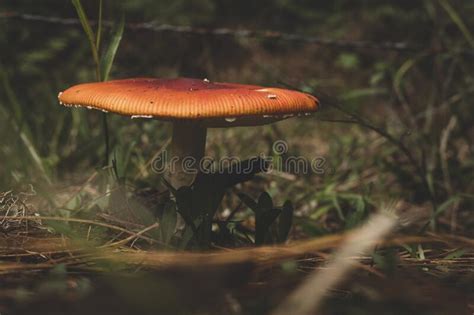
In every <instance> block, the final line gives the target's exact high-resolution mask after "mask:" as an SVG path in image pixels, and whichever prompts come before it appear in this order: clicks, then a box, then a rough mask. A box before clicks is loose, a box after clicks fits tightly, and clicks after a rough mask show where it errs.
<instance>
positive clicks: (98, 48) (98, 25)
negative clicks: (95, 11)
mask: <svg viewBox="0 0 474 315" xmlns="http://www.w3.org/2000/svg"><path fill="white" fill-rule="evenodd" d="M103 8H104V6H103V1H102V0H99V21H98V24H97V37H96V42H95V47H96V49H97V51H100V40H101V39H102V16H103Z"/></svg>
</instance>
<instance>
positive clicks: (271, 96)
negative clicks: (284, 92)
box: [267, 94, 277, 100]
mask: <svg viewBox="0 0 474 315" xmlns="http://www.w3.org/2000/svg"><path fill="white" fill-rule="evenodd" d="M267 98H269V99H271V100H276V99H277V96H276V95H275V94H268V95H267Z"/></svg>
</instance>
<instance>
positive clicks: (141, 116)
mask: <svg viewBox="0 0 474 315" xmlns="http://www.w3.org/2000/svg"><path fill="white" fill-rule="evenodd" d="M136 118H153V116H152V115H132V119H136Z"/></svg>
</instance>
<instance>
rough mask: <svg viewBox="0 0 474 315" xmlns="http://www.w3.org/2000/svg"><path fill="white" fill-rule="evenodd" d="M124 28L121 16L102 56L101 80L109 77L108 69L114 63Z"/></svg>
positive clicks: (123, 20)
mask: <svg viewBox="0 0 474 315" xmlns="http://www.w3.org/2000/svg"><path fill="white" fill-rule="evenodd" d="M124 28H125V19H124V18H122V20H121V21H120V23H119V25H118V26H117V27H116V29H115V30H114V32H113V37H112V39H111V41H110V44H109V47H108V48H107V51H106V52H105V54H104V55H103V56H102V60H101V63H100V64H101V71H100V72H101V75H102V80H104V81H107V80H108V79H109V75H110V70H111V69H112V65H113V63H114V59H115V55H116V54H117V50H118V47H119V46H120V41H121V40H122V36H123V31H124Z"/></svg>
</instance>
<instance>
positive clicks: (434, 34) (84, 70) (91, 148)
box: [0, 0, 474, 235]
mask: <svg viewBox="0 0 474 315" xmlns="http://www.w3.org/2000/svg"><path fill="white" fill-rule="evenodd" d="M82 2H83V5H84V7H85V10H86V12H87V13H88V15H89V18H90V20H96V19H97V12H98V1H95V0H84V1H82ZM0 12H1V13H3V14H4V15H3V16H2V18H0V28H1V31H0V47H1V54H0V86H1V88H0V111H1V112H0V161H1V164H0V190H3V191H6V190H10V189H18V190H21V189H23V188H24V187H25V185H27V184H33V186H34V187H36V188H37V189H40V190H41V189H44V190H48V189H49V188H48V187H51V190H52V189H53V188H52V187H54V189H57V188H66V187H68V186H70V185H77V184H80V183H82V182H83V181H84V180H85V179H86V178H87V177H88V175H90V174H91V173H92V172H93V171H94V169H97V168H99V167H100V166H101V160H102V156H103V154H104V144H103V136H102V129H101V120H100V119H101V118H100V114H99V113H96V112H94V111H87V110H82V109H73V110H71V109H69V108H64V107H60V106H59V104H58V101H57V94H58V92H59V91H62V90H64V89H65V88H67V87H69V86H71V85H74V84H76V83H80V82H85V81H94V80H95V73H94V62H93V59H92V58H91V55H90V47H89V44H88V42H87V39H86V37H85V36H84V34H83V31H82V29H81V27H80V25H77V24H74V25H63V24H56V23H46V22H39V21H28V20H24V19H20V18H15V17H10V18H6V15H8V14H10V15H11V14H13V13H19V14H33V15H42V16H47V17H61V18H74V19H75V18H76V12H75V10H74V8H73V6H72V4H71V2H70V1H59V0H43V1H41V4H40V3H39V2H38V1H33V0H16V1H2V3H1V4H0ZM5 13H6V15H5ZM122 16H125V21H126V23H127V26H126V28H125V33H124V36H123V40H122V43H121V46H120V48H119V50H118V53H117V58H116V61H115V64H114V67H113V69H112V73H111V78H112V79H113V78H125V77H141V76H150V77H177V76H184V77H195V78H209V79H211V80H214V81H224V82H226V81H228V82H240V83H253V84H260V85H280V84H282V82H283V83H286V84H290V85H291V86H294V87H297V88H300V89H303V90H305V91H308V92H313V93H315V95H317V96H321V97H323V95H330V96H332V97H337V98H338V99H339V100H340V104H342V105H343V107H344V109H345V110H347V111H349V112H350V113H357V115H358V117H362V118H363V119H364V120H365V121H366V122H368V123H369V125H370V126H375V127H376V128H375V129H376V130H375V131H374V128H365V127H363V126H361V125H360V124H358V123H356V124H353V123H335V122H327V121H322V120H330V121H332V120H340V119H344V120H347V118H348V116H347V115H346V114H344V113H343V112H341V111H339V110H337V109H335V108H334V107H332V106H330V105H329V104H326V103H325V102H323V104H322V109H321V111H320V112H319V113H317V114H316V115H315V116H314V117H309V118H299V119H290V120H287V121H284V122H280V123H278V124H274V125H270V126H260V127H252V128H235V129H226V130H224V129H215V130H211V131H210V134H209V141H208V148H207V149H208V153H209V155H211V156H214V157H219V156H223V155H234V156H239V157H242V158H245V157H249V156H253V155H256V154H260V153H271V146H272V143H273V141H275V140H278V139H281V140H285V141H287V142H288V144H289V152H288V155H302V156H306V157H308V158H313V157H316V156H317V157H323V158H324V159H325V161H326V163H327V164H326V172H325V174H324V175H317V174H309V175H308V174H307V175H303V174H286V173H285V174H279V173H278V174H269V175H265V176H262V177H259V178H258V179H257V181H255V182H254V183H252V184H249V185H247V190H249V191H251V192H252V191H254V190H255V191H261V189H260V190H259V189H254V187H255V185H257V186H258V187H260V188H263V189H266V190H268V191H269V192H270V194H271V195H272V196H273V197H274V198H275V199H276V200H277V203H279V204H282V203H283V202H284V201H285V200H286V199H291V200H292V201H293V202H294V203H295V206H296V208H295V210H296V213H297V217H298V218H306V217H310V218H313V219H314V220H312V221H309V223H308V221H306V220H303V221H302V222H301V226H302V227H303V230H305V231H306V232H309V233H310V234H314V235H316V234H318V233H321V229H322V230H331V229H332V226H331V220H330V218H332V217H335V218H338V219H345V218H346V215H352V214H354V213H355V214H356V215H357V216H360V217H363V213H367V211H370V209H372V208H371V207H372V205H373V204H374V202H377V201H378V200H386V199H387V198H401V199H403V200H406V201H407V202H410V203H414V204H419V205H422V206H423V205H428V207H430V208H432V210H434V213H436V214H439V215H440V214H443V215H445V219H443V220H441V221H442V222H441V224H442V225H443V226H445V227H446V228H448V229H449V228H451V229H456V228H460V229H463V231H464V232H465V233H469V232H468V231H469V227H472V225H474V219H473V218H472V215H470V213H469V211H467V209H469V208H470V207H471V206H472V198H473V195H472V192H473V191H474V182H473V178H474V176H472V175H473V174H474V172H473V170H474V158H473V147H472V140H473V137H474V130H473V125H474V124H473V122H474V112H473V111H472V97H473V93H474V80H473V78H474V75H473V73H474V62H473V58H474V40H473V33H472V30H473V29H474V19H473V18H472V17H473V16H474V3H473V2H472V1H447V0H439V1H431V0H425V1H422V0H420V1H408V0H403V1H389V0H380V1H375V0H360V1H349V0H337V1H314V0H312V1H309V0H301V1H291V0H262V1H250V0H242V1H231V0H220V1H219V0H196V1H186V0H160V1H155V0H135V1H132V0H129V1H107V0H106V1H105V2H104V19H105V20H110V21H112V22H114V23H118V21H119V20H120V18H121V17H122ZM141 22H152V23H154V24H156V25H161V24H171V25H177V26H189V27H192V28H198V27H199V28H204V29H216V28H230V29H234V30H241V29H245V30H260V31H264V30H269V31H279V32H285V33H297V34H300V35H303V36H314V37H317V38H320V39H324V40H325V41H324V42H323V43H322V44H311V43H306V42H302V41H287V40H278V39H274V38H273V39H272V38H268V37H264V38H262V37H259V36H256V37H238V36H237V37H235V36H225V35H221V36H219V35H211V34H193V33H186V32H185V33H180V32H174V31H160V32H154V31H150V30H143V29H140V30H137V29H133V27H130V26H133V24H134V23H141ZM104 36H105V38H110V37H111V28H110V27H106V28H105V34H104ZM338 41H343V42H346V41H347V42H349V44H348V45H340V44H338V43H339V42H338ZM360 42H368V43H369V45H363V47H359V46H360V45H358V43H359V44H360ZM351 43H353V44H351ZM386 43H403V45H402V48H401V49H390V48H388V49H387V48H384V46H385V45H386ZM102 46H105V45H102ZM103 49H104V48H103ZM349 118H353V117H351V116H349ZM109 124H110V132H111V141H112V146H113V148H114V152H115V154H119V155H120V154H121V155H120V156H124V160H123V163H122V165H121V167H122V168H123V170H122V174H123V176H124V177H126V178H127V179H128V181H129V183H131V184H132V185H136V186H140V187H157V186H158V183H159V177H158V176H157V175H156V174H154V173H153V172H151V171H150V170H149V169H145V170H144V171H143V169H142V168H143V165H145V163H146V162H147V161H149V159H151V158H152V157H153V156H154V154H155V153H156V152H157V150H159V149H160V148H161V147H162V145H163V144H164V143H166V140H167V139H168V137H169V136H170V125H169V124H167V123H163V122H159V121H149V120H131V119H129V118H127V117H120V116H117V115H109ZM377 129H380V130H383V131H384V132H386V133H388V134H389V135H391V136H392V139H387V137H385V136H384V135H383V134H381V133H380V132H377ZM117 152H119V153H117ZM120 152H122V153H120ZM407 152H408V155H410V156H411V158H410V157H409V156H408V155H407ZM140 170H141V171H140ZM256 196H257V195H256V193H255V194H254V197H256ZM229 202H231V201H229ZM230 206H231V204H228V205H225V206H224V207H223V209H224V208H230ZM433 207H434V208H433ZM459 216H461V218H459ZM298 218H297V219H298ZM328 218H329V219H328ZM318 220H319V223H317V224H315V222H318ZM456 222H463V226H462V227H459V225H456ZM349 225H350V224H349ZM433 227H434V226H433ZM471 231H472V229H471ZM471 233H472V232H471Z"/></svg>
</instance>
